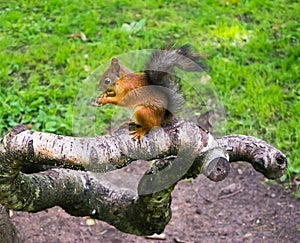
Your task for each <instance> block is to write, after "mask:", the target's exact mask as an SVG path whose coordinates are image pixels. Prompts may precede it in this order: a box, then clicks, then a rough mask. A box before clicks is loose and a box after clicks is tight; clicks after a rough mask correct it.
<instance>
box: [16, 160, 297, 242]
mask: <svg viewBox="0 0 300 243" xmlns="http://www.w3.org/2000/svg"><path fill="white" fill-rule="evenodd" d="M139 169H140V170H141V168H139ZM172 211H173V217H172V219H171V221H170V223H169V224H168V225H167V227H166V229H165V232H164V235H161V236H162V237H165V239H164V240H157V239H156V240H154V239H147V238H145V237H138V236H134V235H130V234H126V233H122V232H120V231H118V230H117V229H115V228H114V227H113V226H110V225H108V224H107V223H105V222H102V221H96V223H95V224H94V225H92V226H87V224H86V219H87V217H83V218H76V217H73V216H70V215H68V214H66V213H65V212H64V210H62V209H61V208H59V207H54V208H51V209H48V210H45V211H43V212H39V213H25V212H14V215H13V217H12V220H13V222H14V223H15V225H16V227H17V228H18V230H19V236H20V238H21V242H25V243H29V242H39V243H40V242H47V243H59V242H64V243H69V242H78V243H79V242H113V243H117V242H126V243H127V242H146V243H153V242H155V243H159V242H178V243H179V242H182V243H185V242H213V243H215V242H300V200H299V199H296V198H294V197H292V196H291V193H289V192H287V191H286V190H285V189H284V188H283V187H282V185H280V184H278V183H275V182H270V181H268V180H266V179H265V178H264V177H263V176H262V175H261V174H259V173H258V172H256V171H255V170H254V169H253V168H252V167H251V166H250V165H248V164H246V163H235V164H232V168H231V172H230V174H229V176H228V177H227V178H226V179H225V180H223V181H221V182H218V183H216V182H212V181H210V180H209V179H207V178H205V177H204V176H202V175H201V176H198V178H196V179H194V180H192V181H181V182H180V183H179V184H178V185H177V187H176V188H175V190H174V192H173V202H172Z"/></svg>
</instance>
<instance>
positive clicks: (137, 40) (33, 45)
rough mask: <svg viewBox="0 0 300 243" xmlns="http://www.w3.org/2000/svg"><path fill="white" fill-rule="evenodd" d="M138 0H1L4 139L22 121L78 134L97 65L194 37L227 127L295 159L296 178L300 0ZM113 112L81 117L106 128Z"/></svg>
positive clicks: (0, 119) (299, 162)
mask: <svg viewBox="0 0 300 243" xmlns="http://www.w3.org/2000/svg"><path fill="white" fill-rule="evenodd" d="M0 1H1V0H0ZM131 2H132V1H126V0H119V1H107V2H106V1H91V0H89V1H88V0H86V1H79V0H72V1H71V0H68V1H33V0H32V1H12V0H11V1H1V2H0V23H1V24H0V60H1V61H0V136H3V135H4V134H5V133H7V132H8V131H9V130H10V128H11V127H12V126H14V125H16V124H17V123H20V122H22V123H24V124H32V126H33V129H35V130H42V131H48V132H55V133H58V134H65V135H71V134H72V132H73V124H72V119H73V117H74V116H75V118H74V119H75V121H77V122H78V120H79V119H80V118H81V117H80V116H78V117H77V116H76V115H73V113H74V109H75V110H76V109H77V108H78V106H79V105H78V104H77V103H76V102H77V101H78V94H82V93H81V92H82V90H85V88H84V86H85V85H86V87H87V88H86V90H87V91H88V90H89V92H92V91H91V87H92V86H91V84H90V83H84V80H85V79H86V78H87V77H89V75H90V74H91V73H92V71H93V70H95V69H96V68H97V67H98V66H100V65H102V64H108V61H109V59H110V58H111V57H112V56H118V55H121V54H124V53H128V52H130V51H136V50H142V49H155V48H160V47H161V46H163V45H164V44H165V43H166V42H169V41H173V42H175V43H176V44H178V45H180V44H185V43H190V44H191V45H192V46H194V47H195V49H196V50H197V51H199V52H201V53H203V54H204V55H205V56H207V63H208V65H209V66H210V68H211V71H209V75H210V76H211V77H212V82H213V84H214V85H215V91H216V92H217V96H218V98H219V99H220V102H221V103H222V104H223V105H224V108H225V111H226V119H227V122H226V124H225V125H224V126H226V133H227V134H229V133H241V134H247V135H253V136H257V137H259V138H262V139H265V140H267V141H268V142H270V143H272V144H274V145H275V146H276V147H278V148H279V149H281V150H282V151H283V152H284V153H286V155H287V156H288V160H289V169H288V175H293V174H300V144H299V143H300V142H299V141H300V122H299V117H300V59H299V56H300V24H299V23H300V15H299V7H298V1H292V0H274V1H264V0H263V1H262V0H260V1H258V0H253V1H246V0H245V1H242V0H240V1H238V0H227V1H226V0H210V1H196V0H195V1H194V0H188V1H168V2H166V1H153V0H152V1H139V0H137V1H136V2H135V4H134V5H133V4H132V3H131ZM79 33H84V35H85V36H86V41H84V39H82V38H80V36H79V37H78V34H79ZM199 89H201V87H199ZM183 92H186V97H189V95H190V97H191V98H193V97H194V96H193V95H192V94H191V93H190V90H189V89H188V88H186V90H184V91H183ZM94 93H95V94H96V90H95V91H94ZM83 94H87V93H84V92H83ZM89 94H90V93H89ZM80 98H82V97H80ZM86 98H87V99H83V100H85V101H86V100H89V98H91V97H86ZM79 100H80V99H79ZM191 100H192V99H191ZM193 102H195V100H193ZM76 104H77V105H76ZM74 106H75V108H74ZM112 109H115V108H112V107H108V108H105V109H104V108H103V110H99V109H98V110H95V109H94V108H91V107H89V108H87V110H86V113H83V114H80V115H81V116H83V115H84V116H86V117H85V119H87V120H88V119H89V122H90V123H92V122H93V121H94V119H95V117H97V127H96V128H93V129H94V132H95V130H96V131H99V134H101V133H103V132H104V127H107V126H108V123H109V119H110V118H111V117H113V116H115V114H117V112H116V111H115V110H113V111H112ZM104 111H105V112H104ZM88 112H91V113H92V114H88ZM196 112H197V111H196ZM75 113H76V112H75ZM87 117H88V118H87ZM116 119H119V118H116ZM101 124H102V125H101ZM79 126H80V125H79ZM97 129H98V130H97ZM96 133H97V132H96Z"/></svg>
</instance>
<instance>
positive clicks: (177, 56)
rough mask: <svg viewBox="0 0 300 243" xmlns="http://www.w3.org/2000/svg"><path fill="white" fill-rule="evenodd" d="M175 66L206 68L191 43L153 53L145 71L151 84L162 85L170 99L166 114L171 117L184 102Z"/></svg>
mask: <svg viewBox="0 0 300 243" xmlns="http://www.w3.org/2000/svg"><path fill="white" fill-rule="evenodd" d="M175 67H177V68H180V69H182V70H184V71H188V72H203V71H205V69H206V68H205V65H204V64H203V62H202V60H201V56H200V55H198V54H193V53H191V51H190V46H189V45H184V46H181V47H180V48H178V49H174V48H167V49H165V50H157V51H154V52H153V53H152V56H151V57H150V59H149V61H148V63H147V64H146V67H145V71H144V72H145V74H146V78H147V82H148V83H149V84H150V85H156V86H157V87H158V89H159V87H162V88H161V90H163V92H164V93H165V95H166V97H167V99H168V107H166V110H167V111H168V112H167V114H166V116H169V117H171V116H172V113H174V112H177V111H179V110H180V108H181V107H182V105H183V103H184V99H183V97H182V96H181V95H180V92H179V90H180V78H179V77H177V76H176V74H175V73H174V68H175Z"/></svg>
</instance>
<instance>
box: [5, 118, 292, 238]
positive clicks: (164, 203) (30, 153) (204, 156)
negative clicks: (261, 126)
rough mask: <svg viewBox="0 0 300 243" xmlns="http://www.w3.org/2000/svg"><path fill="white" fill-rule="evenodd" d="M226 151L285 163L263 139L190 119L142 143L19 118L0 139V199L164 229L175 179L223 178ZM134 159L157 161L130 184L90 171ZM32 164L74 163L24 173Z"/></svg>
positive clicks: (271, 173) (279, 166)
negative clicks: (35, 127)
mask: <svg viewBox="0 0 300 243" xmlns="http://www.w3.org/2000/svg"><path fill="white" fill-rule="evenodd" d="M227 153H228V154H227ZM228 156H229V157H228ZM228 158H229V161H236V160H237V159H239V160H245V161H248V162H250V163H252V164H253V166H254V168H255V169H257V170H259V171H260V172H262V173H264V175H266V176H267V177H271V178H274V177H278V176H280V175H282V173H283V172H284V169H285V168H286V166H287V163H286V158H285V156H284V155H283V154H282V153H281V152H280V151H279V150H277V149H276V148H274V147H272V146H271V145H268V144H267V143H266V142H264V141H262V140H258V139H256V138H252V137H247V136H241V135H232V136H227V137H223V138H220V139H218V140H215V139H214V138H213V137H212V136H211V135H210V134H209V133H208V132H206V131H205V130H203V129H201V128H200V127H199V126H197V125H196V124H194V123H178V124H177V125H175V126H173V127H168V128H165V129H162V128H159V129H155V130H153V131H151V133H150V134H149V135H148V136H146V137H145V138H144V140H143V142H141V143H139V142H137V141H132V140H131V137H130V136H128V131H127V130H126V129H123V130H119V131H118V132H117V133H115V134H112V135H107V136H101V137H95V138H75V137H65V136H58V135H54V134H47V133H41V132H34V131H27V130H25V129H24V127H23V126H17V127H15V128H14V129H13V130H12V132H11V133H10V134H8V135H7V136H6V137H5V138H4V139H3V140H2V142H1V143H0V203H1V204H5V205H7V206H8V207H9V208H12V209H15V210H23V211H30V212H36V211H40V210H43V209H45V208H49V207H52V206H55V205H59V206H61V207H62V208H63V209H65V210H66V211H67V212H68V213H70V214H72V215H76V216H85V215H90V216H92V217H94V218H97V219H101V220H103V221H106V222H108V223H109V224H112V225H114V226H115V227H116V228H118V229H119V230H121V231H124V232H128V233H132V234H136V235H150V234H153V233H159V232H162V231H163V230H164V228H165V226H166V225H167V223H168V222H169V220H170V218H171V210H170V204H171V192H172V190H173V189H174V187H175V185H176V183H177V182H178V181H179V180H181V179H183V178H188V177H196V176H197V175H198V174H200V173H202V174H204V175H206V176H207V177H209V178H210V179H212V180H215V181H219V180H222V179H224V178H225V177H226V176H227V174H228V172H229V168H230V166H229V162H228ZM137 159H143V160H153V159H156V162H155V163H153V164H152V166H151V168H150V169H149V170H148V171H147V172H146V173H145V175H144V176H143V177H142V178H140V179H139V182H138V188H137V189H135V190H134V189H129V188H118V187H116V186H114V185H112V184H111V183H109V181H107V180H106V179H105V177H104V176H103V175H104V174H103V173H94V172H106V171H109V170H113V169H117V168H121V167H124V166H126V165H127V164H129V163H130V162H132V161H134V160H137ZM30 164H42V165H51V166H61V167H67V168H69V167H71V168H73V169H76V170H71V169H62V168H53V169H50V170H47V171H43V172H39V173H33V174H25V173H22V172H21V171H22V169H24V168H26V167H27V166H28V165H30ZM78 169H80V170H85V171H80V170H78Z"/></svg>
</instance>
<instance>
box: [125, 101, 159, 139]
mask: <svg viewBox="0 0 300 243" xmlns="http://www.w3.org/2000/svg"><path fill="white" fill-rule="evenodd" d="M164 114H165V110H164V109H161V108H158V107H154V106H151V107H150V106H140V107H138V108H137V109H136V110H135V112H134V117H135V120H136V123H135V124H137V125H139V126H140V127H137V128H135V129H134V130H132V131H131V132H130V133H129V134H133V137H132V139H133V140H136V139H138V140H140V141H142V140H143V136H144V135H145V134H146V133H147V132H149V131H150V130H151V128H153V127H157V126H160V125H161V123H162V121H163V118H164Z"/></svg>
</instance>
